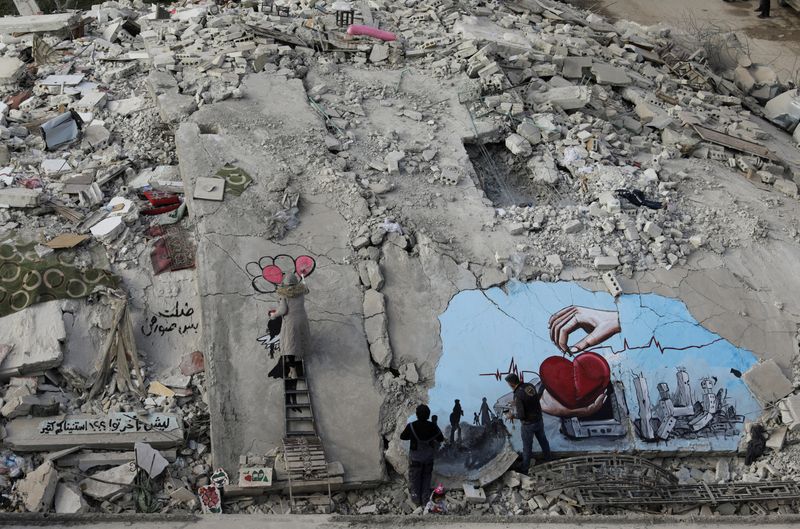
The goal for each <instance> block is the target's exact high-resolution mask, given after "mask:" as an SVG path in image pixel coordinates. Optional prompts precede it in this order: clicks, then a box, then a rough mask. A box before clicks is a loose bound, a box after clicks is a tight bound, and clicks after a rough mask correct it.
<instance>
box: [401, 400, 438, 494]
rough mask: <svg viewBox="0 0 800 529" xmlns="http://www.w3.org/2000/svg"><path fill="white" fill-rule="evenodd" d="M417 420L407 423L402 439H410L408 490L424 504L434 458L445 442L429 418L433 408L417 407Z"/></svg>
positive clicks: (428, 491) (421, 405)
mask: <svg viewBox="0 0 800 529" xmlns="http://www.w3.org/2000/svg"><path fill="white" fill-rule="evenodd" d="M416 415H417V420H416V421H414V422H412V423H409V424H407V425H406V428H405V430H403V433H401V434H400V439H402V440H404V441H410V444H409V451H408V460H409V463H408V489H409V490H408V491H409V493H410V495H411V501H413V502H414V503H415V504H416V505H422V504H423V502H424V501H426V500H427V499H428V495H429V494H430V490H431V476H433V460H434V459H435V458H436V452H437V451H438V449H439V445H440V444H441V443H442V442H444V435H442V431H441V430H440V429H439V427H438V426H436V425H435V424H434V423H432V422H431V421H429V420H428V418H429V417H430V416H431V410H430V408H428V407H427V406H426V405H425V404H420V405H419V406H417V409H416Z"/></svg>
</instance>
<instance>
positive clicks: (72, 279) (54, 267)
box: [0, 243, 119, 317]
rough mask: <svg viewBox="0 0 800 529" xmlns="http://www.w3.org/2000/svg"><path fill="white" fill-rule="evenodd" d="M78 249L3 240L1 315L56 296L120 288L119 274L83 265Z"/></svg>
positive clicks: (0, 254) (79, 295) (72, 296)
mask: <svg viewBox="0 0 800 529" xmlns="http://www.w3.org/2000/svg"><path fill="white" fill-rule="evenodd" d="M73 258H74V253H72V252H68V251H62V252H51V253H50V254H48V255H45V256H44V257H40V256H39V254H37V253H36V250H35V243H28V244H21V245H14V244H9V243H2V244H0V317H3V316H7V315H9V314H12V313H14V312H19V311H20V310H22V309H24V308H26V307H29V306H30V305H33V304H35V303H42V302H44V301H51V300H54V299H77V298H83V297H86V296H88V295H90V294H92V293H93V292H95V291H96V290H99V289H103V288H106V287H108V288H116V287H117V285H118V282H119V278H117V277H116V276H115V275H113V274H112V273H111V272H109V271H107V270H100V269H97V268H86V269H82V268H79V267H78V266H75V265H74V264H73V263H72V262H71V261H72V259H73Z"/></svg>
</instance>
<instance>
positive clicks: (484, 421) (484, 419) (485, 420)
mask: <svg viewBox="0 0 800 529" xmlns="http://www.w3.org/2000/svg"><path fill="white" fill-rule="evenodd" d="M480 413H481V426H488V425H489V423H490V422H492V418H491V416H490V415H489V403H488V402H486V397H483V401H482V402H481V410H480Z"/></svg>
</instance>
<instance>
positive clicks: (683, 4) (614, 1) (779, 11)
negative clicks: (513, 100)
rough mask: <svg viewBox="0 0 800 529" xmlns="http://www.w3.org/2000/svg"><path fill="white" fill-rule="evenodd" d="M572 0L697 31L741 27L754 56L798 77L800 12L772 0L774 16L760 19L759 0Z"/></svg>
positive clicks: (612, 13)
mask: <svg viewBox="0 0 800 529" xmlns="http://www.w3.org/2000/svg"><path fill="white" fill-rule="evenodd" d="M569 3H571V4H574V5H578V6H581V7H584V8H586V9H590V10H592V11H595V12H597V13H599V14H602V15H605V16H608V17H611V18H612V19H615V20H616V19H627V20H632V21H634V22H639V23H640V24H646V25H652V24H658V23H662V22H663V23H664V24H667V25H669V26H671V27H673V28H675V30H677V31H678V32H681V31H685V32H688V33H694V32H697V30H701V29H705V30H707V29H710V28H718V29H719V30H736V31H738V32H740V33H741V34H743V35H745V36H746V37H747V44H748V48H749V52H750V57H751V59H752V60H753V61H754V62H759V63H765V64H770V65H772V66H773V68H775V70H776V71H777V72H778V74H779V75H780V76H781V78H782V79H784V80H795V81H796V80H797V78H798V72H800V13H798V12H797V11H795V10H793V9H792V8H790V7H781V6H779V5H778V2H777V1H776V0H773V1H772V8H771V11H770V18H769V19H766V20H764V19H760V18H758V17H757V16H756V15H757V13H755V12H753V10H754V9H755V8H756V6H757V5H758V1H757V0H752V1H748V0H744V1H742V0H737V1H735V2H723V1H722V0H669V1H668V2H652V1H650V0H571V1H570V2H569Z"/></svg>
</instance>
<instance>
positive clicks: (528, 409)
mask: <svg viewBox="0 0 800 529" xmlns="http://www.w3.org/2000/svg"><path fill="white" fill-rule="evenodd" d="M505 380H506V382H507V383H508V385H509V386H511V389H513V390H514V409H513V410H509V412H508V418H509V419H518V420H519V422H520V424H521V432H520V433H521V434H522V465H521V467H520V470H519V471H520V472H522V473H523V474H527V473H528V472H529V471H530V466H531V454H532V453H533V437H534V436H536V440H537V441H539V445H540V446H541V447H542V456H543V457H544V459H545V460H550V459H551V458H552V456H551V454H550V443H548V442H547V436H546V435H545V433H544V420H543V419H542V406H541V405H540V404H539V393H538V392H537V391H536V388H535V387H534V386H532V385H531V384H528V383H527V382H526V383H522V382H520V380H519V377H518V376H517V375H515V374H514V373H510V374H509V375H507V376H506V379H505Z"/></svg>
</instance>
